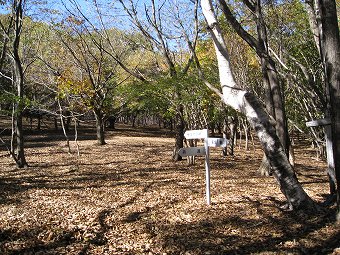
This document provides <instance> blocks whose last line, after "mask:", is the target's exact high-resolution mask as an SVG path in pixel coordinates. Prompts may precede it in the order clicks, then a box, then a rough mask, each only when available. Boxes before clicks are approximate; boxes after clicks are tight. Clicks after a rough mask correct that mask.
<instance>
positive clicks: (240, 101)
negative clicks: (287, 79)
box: [201, 0, 316, 211]
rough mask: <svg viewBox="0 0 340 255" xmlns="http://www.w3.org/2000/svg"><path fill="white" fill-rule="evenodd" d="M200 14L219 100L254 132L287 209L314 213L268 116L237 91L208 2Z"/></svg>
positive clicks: (248, 96) (248, 95)
mask: <svg viewBox="0 0 340 255" xmlns="http://www.w3.org/2000/svg"><path fill="white" fill-rule="evenodd" d="M201 6H202V9H203V14H204V16H205V18H206V21H207V24H208V26H209V30H210V34H211V37H212V39H213V41H214V45H215V50H216V56H217V61H218V66H219V77H220V84H221V89H222V94H221V97H222V100H223V102H225V103H226V104H227V105H229V106H231V107H232V108H234V109H235V110H237V111H239V112H242V113H243V114H245V116H246V117H247V120H248V121H249V123H250V125H251V126H252V128H253V129H254V130H255V132H256V133H257V136H258V137H259V140H260V142H261V144H262V148H263V150H264V152H265V154H266V156H267V158H268V160H269V163H270V166H271V168H272V171H273V175H274V176H275V178H276V179H277V181H278V183H279V185H280V188H281V191H282V192H283V194H284V195H285V197H286V199H287V202H288V206H289V208H290V209H305V210H313V211H314V210H315V208H316V206H315V203H314V202H313V200H312V199H311V198H310V197H309V196H308V195H307V194H306V192H305V191H304V190H303V188H302V186H301V184H300V183H299V182H298V180H297V177H296V175H295V173H294V171H293V168H292V166H291V165H290V163H289V161H288V158H287V155H286V153H285V151H284V149H283V147H282V145H281V143H280V140H279V138H278V136H277V135H276V132H275V128H274V127H273V126H272V124H271V123H270V120H269V117H268V114H267V113H266V112H265V111H264V109H263V107H262V105H261V104H260V103H259V102H258V100H257V99H256V98H255V96H254V95H253V94H251V93H249V92H247V91H244V90H241V89H239V88H238V86H237V84H236V83H235V80H234V77H233V73H232V70H231V67H230V61H229V55H228V51H227V49H226V46H225V42H224V39H223V36H222V33H221V29H220V27H219V23H218V21H217V18H216V15H215V13H214V10H213V6H212V3H211V1H210V0H201Z"/></svg>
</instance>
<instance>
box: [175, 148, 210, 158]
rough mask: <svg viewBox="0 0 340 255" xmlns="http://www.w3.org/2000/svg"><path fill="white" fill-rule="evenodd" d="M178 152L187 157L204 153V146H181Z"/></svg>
mask: <svg viewBox="0 0 340 255" xmlns="http://www.w3.org/2000/svg"><path fill="white" fill-rule="evenodd" d="M178 154H179V155H180V156H181V157H189V156H198V155H205V148H204V147H187V148H181V149H180V150H179V151H178Z"/></svg>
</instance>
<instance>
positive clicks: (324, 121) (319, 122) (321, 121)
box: [306, 118, 331, 127]
mask: <svg viewBox="0 0 340 255" xmlns="http://www.w3.org/2000/svg"><path fill="white" fill-rule="evenodd" d="M330 124H331V120H330V118H324V119H318V120H311V121H308V122H306V126H307V127H317V126H326V125H330Z"/></svg>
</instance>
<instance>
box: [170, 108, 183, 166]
mask: <svg viewBox="0 0 340 255" xmlns="http://www.w3.org/2000/svg"><path fill="white" fill-rule="evenodd" d="M175 125H176V126H175V128H176V137H175V148H174V152H173V159H174V161H180V160H182V157H181V156H180V155H178V151H179V149H180V148H183V147H184V143H183V141H184V129H185V124H184V119H183V106H182V105H180V106H179V109H178V110H177V114H176V119H175Z"/></svg>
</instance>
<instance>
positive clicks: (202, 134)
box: [184, 129, 208, 139]
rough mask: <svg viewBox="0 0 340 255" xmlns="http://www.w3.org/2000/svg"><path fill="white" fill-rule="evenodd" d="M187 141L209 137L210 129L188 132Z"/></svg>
mask: <svg viewBox="0 0 340 255" xmlns="http://www.w3.org/2000/svg"><path fill="white" fill-rule="evenodd" d="M184 137H185V138H186V139H201V138H207V137H208V129H201V130H187V131H185V133H184Z"/></svg>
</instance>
